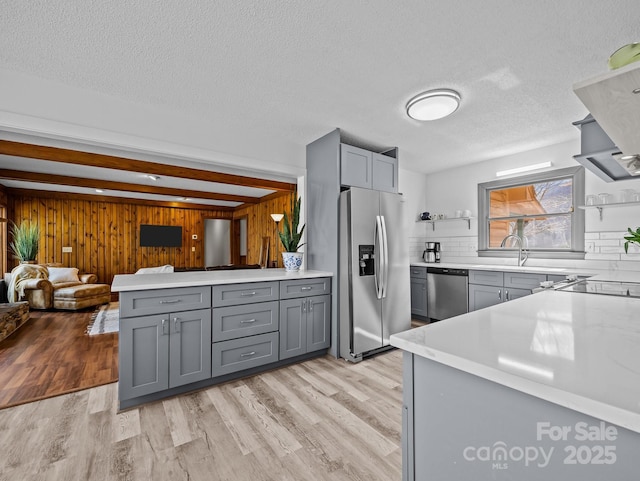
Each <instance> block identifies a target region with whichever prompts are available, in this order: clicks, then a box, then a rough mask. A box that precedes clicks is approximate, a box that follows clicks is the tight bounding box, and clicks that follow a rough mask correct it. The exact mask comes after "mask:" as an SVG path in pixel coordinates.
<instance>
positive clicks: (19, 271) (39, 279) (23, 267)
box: [5, 264, 111, 311]
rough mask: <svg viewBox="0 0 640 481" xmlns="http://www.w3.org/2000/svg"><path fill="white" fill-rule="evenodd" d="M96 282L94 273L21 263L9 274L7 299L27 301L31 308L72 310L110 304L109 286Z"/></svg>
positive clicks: (69, 268)
mask: <svg viewBox="0 0 640 481" xmlns="http://www.w3.org/2000/svg"><path fill="white" fill-rule="evenodd" d="M5 280H7V279H5ZM97 280H98V278H97V276H96V275H95V274H79V272H78V269H76V268H75V267H52V266H46V265H39V264H20V265H19V266H17V267H16V268H14V269H13V270H12V271H11V274H10V278H9V282H8V284H9V289H8V298H9V302H17V301H21V300H26V301H27V302H29V307H30V308H31V309H51V308H53V309H64V310H73V311H75V310H78V309H84V308H86V307H92V306H97V305H99V304H107V303H109V301H110V300H111V287H110V286H109V285H108V284H97Z"/></svg>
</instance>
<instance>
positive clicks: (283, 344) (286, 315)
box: [280, 296, 324, 360]
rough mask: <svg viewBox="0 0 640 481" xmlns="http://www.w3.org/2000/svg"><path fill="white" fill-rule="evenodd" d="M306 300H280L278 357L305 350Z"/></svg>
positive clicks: (291, 355) (287, 356)
mask: <svg viewBox="0 0 640 481" xmlns="http://www.w3.org/2000/svg"><path fill="white" fill-rule="evenodd" d="M322 297H324V296H322ZM306 311H307V300H306V299H287V300H284V301H280V359H281V360H282V359H287V358H289V357H294V356H299V355H300V354H304V353H306V352H307V322H306V319H307V312H306Z"/></svg>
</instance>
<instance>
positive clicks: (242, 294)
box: [240, 291, 256, 297]
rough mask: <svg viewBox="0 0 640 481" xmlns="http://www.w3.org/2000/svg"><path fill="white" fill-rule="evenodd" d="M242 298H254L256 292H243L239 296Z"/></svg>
mask: <svg viewBox="0 0 640 481" xmlns="http://www.w3.org/2000/svg"><path fill="white" fill-rule="evenodd" d="M240 295H241V296H242V297H247V296H255V295H256V291H253V292H243V293H241V294H240Z"/></svg>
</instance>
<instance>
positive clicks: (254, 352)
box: [240, 351, 256, 357]
mask: <svg viewBox="0 0 640 481" xmlns="http://www.w3.org/2000/svg"><path fill="white" fill-rule="evenodd" d="M255 355H256V351H251V352H245V353H242V354H240V357H249V356H255Z"/></svg>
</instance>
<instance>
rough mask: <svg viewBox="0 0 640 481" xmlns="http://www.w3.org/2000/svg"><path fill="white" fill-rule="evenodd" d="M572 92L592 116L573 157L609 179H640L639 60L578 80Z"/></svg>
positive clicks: (585, 123) (582, 122) (579, 124)
mask: <svg viewBox="0 0 640 481" xmlns="http://www.w3.org/2000/svg"><path fill="white" fill-rule="evenodd" d="M573 91H574V92H575V93H576V95H577V96H578V97H579V98H580V100H581V101H582V103H583V104H584V105H585V106H586V107H587V109H588V110H589V112H591V114H590V115H588V116H587V117H585V118H584V119H583V120H579V121H577V122H574V123H573V124H574V125H575V126H577V127H578V128H579V129H580V130H581V132H582V134H581V139H582V140H581V150H582V152H581V153H580V155H576V156H574V158H575V159H576V160H577V161H578V162H579V163H580V164H582V165H584V166H585V167H586V168H587V169H589V170H591V171H592V172H594V173H595V174H596V175H597V176H598V177H600V178H601V179H603V180H605V181H607V182H614V181H618V180H629V179H634V178H637V179H640V62H636V63H633V64H630V65H627V66H626V67H622V68H620V69H617V70H613V71H611V72H607V73H606V74H603V75H599V76H598V77H595V78H592V79H589V80H586V81H583V82H578V83H576V84H575V85H574V86H573Z"/></svg>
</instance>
